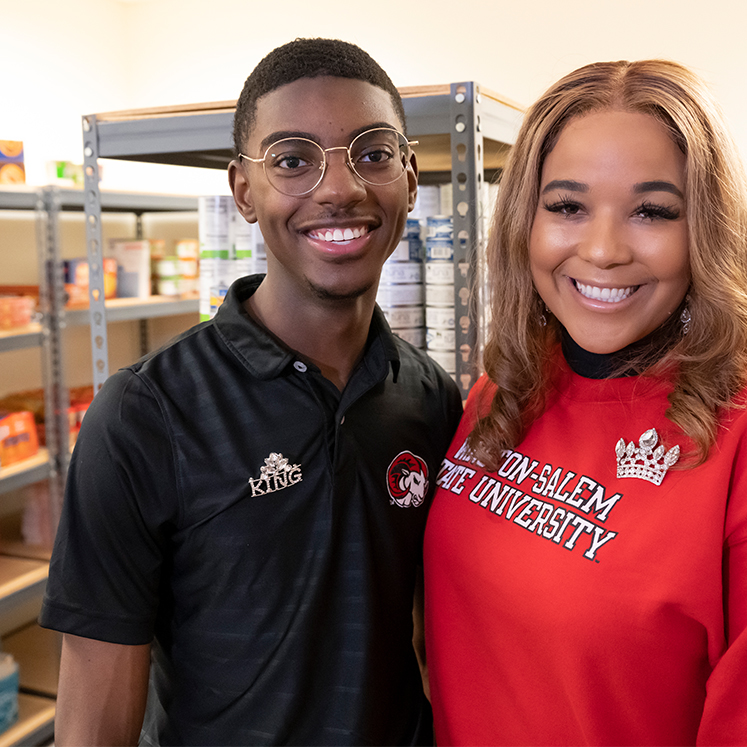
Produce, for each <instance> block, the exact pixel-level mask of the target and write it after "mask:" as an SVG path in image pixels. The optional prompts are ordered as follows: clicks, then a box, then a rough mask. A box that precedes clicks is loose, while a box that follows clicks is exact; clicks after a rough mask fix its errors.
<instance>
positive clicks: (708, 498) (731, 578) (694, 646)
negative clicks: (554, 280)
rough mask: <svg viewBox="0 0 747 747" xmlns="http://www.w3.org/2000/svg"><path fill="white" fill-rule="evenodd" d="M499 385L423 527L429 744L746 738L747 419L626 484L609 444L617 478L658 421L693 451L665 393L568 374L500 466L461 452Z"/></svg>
mask: <svg viewBox="0 0 747 747" xmlns="http://www.w3.org/2000/svg"><path fill="white" fill-rule="evenodd" d="M492 386H493V385H492V384H490V382H487V380H486V379H485V378H484V377H483V379H481V381H480V382H478V385H477V386H476V387H475V388H474V389H473V391H472V394H471V395H470V398H469V401H468V403H467V408H466V411H465V414H464V418H463V420H462V423H461V425H460V427H459V430H458V431H457V434H456V436H455V439H454V441H453V443H452V445H451V448H450V449H449V453H448V455H447V457H446V459H445V460H444V463H443V467H442V469H441V472H440V473H439V477H438V485H439V488H438V492H437V494H436V497H435V501H434V503H433V507H432V508H431V511H430V515H429V519H428V525H427V529H426V536H425V580H426V645H427V657H428V668H429V672H430V682H431V694H432V700H433V706H434V714H435V725H436V740H437V743H438V745H439V747H445V746H446V745H452V744H458V745H644V744H645V745H686V744H695V743H696V742H697V743H698V744H717V745H734V744H740V745H747V411H745V410H733V411H730V413H728V414H727V415H726V416H725V418H724V419H723V420H722V426H721V428H720V432H719V436H718V442H717V444H716V446H715V447H714V448H713V449H712V450H711V454H710V456H709V458H708V460H707V461H706V463H705V464H703V465H701V466H700V467H697V468H694V469H679V470H677V469H671V468H670V469H669V471H667V472H666V473H665V474H664V475H663V480H662V482H661V484H660V485H658V486H657V485H655V484H653V483H652V482H649V481H647V480H645V479H642V478H640V477H618V475H617V468H618V464H617V462H618V456H617V453H616V445H617V444H618V442H619V441H620V439H622V440H623V444H622V447H623V449H622V450H623V455H622V459H623V470H625V467H626V465H625V461H626V460H627V456H626V454H625V453H624V449H625V448H628V444H630V443H631V442H632V443H633V447H631V448H632V449H633V450H634V451H635V450H638V449H640V439H641V436H642V435H643V434H644V433H646V432H647V431H649V429H651V428H654V429H656V432H657V435H658V443H657V444H656V445H657V446H658V445H663V446H664V448H665V451H666V452H668V451H669V450H670V449H671V448H672V447H674V446H675V445H679V446H680V447H681V448H682V449H683V451H684V450H687V442H686V439H685V437H684V436H683V435H682V434H681V432H679V431H678V430H677V429H676V428H675V427H674V426H673V425H672V424H671V422H670V421H669V420H667V419H666V417H665V416H664V412H665V410H666V408H667V406H668V402H667V400H666V395H667V392H668V391H669V387H668V386H664V385H662V384H661V383H660V382H654V381H651V380H648V379H643V378H636V377H632V378H621V379H612V380H602V381H600V380H592V379H585V378H582V377H580V376H577V375H576V374H573V373H571V372H570V371H568V370H566V371H565V373H564V375H563V377H562V382H561V383H560V384H558V387H557V390H556V391H555V392H554V396H553V398H552V401H551V402H550V404H549V406H548V409H547V411H546V412H545V413H544V414H543V415H542V416H541V417H540V418H539V419H538V420H537V421H536V422H535V423H534V424H533V425H532V426H531V428H530V430H529V432H528V433H527V436H526V438H525V439H524V441H523V442H522V443H521V444H520V445H519V446H517V447H516V449H515V450H513V451H512V452H510V453H509V456H508V458H507V460H506V461H505V463H504V464H503V466H502V467H501V469H500V470H499V471H498V472H497V473H495V472H486V471H485V470H484V469H482V468H481V466H480V464H479V463H476V462H475V460H474V459H473V458H471V457H470V454H469V453H468V452H466V450H465V448H464V442H465V439H466V437H467V435H468V434H469V432H470V429H471V428H472V426H473V424H474V422H475V417H476V406H477V399H478V395H479V394H480V393H481V392H483V390H486V391H485V392H483V397H482V399H483V400H484V402H483V404H485V403H486V402H489V399H490V393H491V392H492V391H493V389H492ZM486 395H487V396H486ZM481 406H482V405H481ZM634 456H635V455H634ZM649 458H650V459H651V458H653V457H649ZM658 461H659V463H661V462H662V461H663V457H660V458H659V460H658ZM631 470H632V468H631ZM655 472H658V474H659V475H661V474H662V473H661V469H658V470H657V469H655Z"/></svg>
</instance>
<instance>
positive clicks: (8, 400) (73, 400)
mask: <svg viewBox="0 0 747 747" xmlns="http://www.w3.org/2000/svg"><path fill="white" fill-rule="evenodd" d="M69 400H70V405H69V407H68V410H67V416H68V426H69V431H68V439H69V441H70V446H72V445H73V444H74V443H75V440H76V438H77V437H78V431H79V430H80V424H81V423H82V422H83V416H84V415H85V414H86V410H87V409H88V405H90V404H91V401H92V400H93V387H92V386H90V385H89V386H82V387H74V388H72V389H70V392H69ZM0 411H5V412H21V411H27V412H30V413H32V414H33V417H34V422H35V423H36V432H37V435H38V440H39V443H40V444H41V445H42V446H44V445H46V442H47V439H46V428H45V421H44V414H45V410H44V390H43V389H32V390H29V391H25V392H17V393H15V394H9V395H6V396H5V397H3V398H2V399H0Z"/></svg>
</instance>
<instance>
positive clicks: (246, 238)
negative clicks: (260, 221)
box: [228, 210, 259, 279]
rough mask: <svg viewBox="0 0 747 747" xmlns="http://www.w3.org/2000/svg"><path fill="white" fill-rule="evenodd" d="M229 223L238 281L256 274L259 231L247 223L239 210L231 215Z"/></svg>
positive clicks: (252, 224) (234, 270) (234, 269)
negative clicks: (256, 235) (255, 264)
mask: <svg viewBox="0 0 747 747" xmlns="http://www.w3.org/2000/svg"><path fill="white" fill-rule="evenodd" d="M229 221H230V222H229V226H228V229H229V234H230V243H231V258H232V259H233V275H234V278H235V279H238V278H241V277H244V276H245V275H252V274H253V273H254V257H255V254H256V250H255V243H256V238H255V234H256V232H257V231H259V229H258V228H257V226H256V224H255V223H247V222H246V221H245V220H244V216H243V215H242V214H241V213H240V212H239V211H238V210H234V211H233V212H232V213H231V214H230V218H229ZM255 229H256V230H255Z"/></svg>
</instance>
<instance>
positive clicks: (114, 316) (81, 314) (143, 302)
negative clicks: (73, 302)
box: [65, 296, 200, 326]
mask: <svg viewBox="0 0 747 747" xmlns="http://www.w3.org/2000/svg"><path fill="white" fill-rule="evenodd" d="M199 306H200V301H199V299H198V298H178V299H173V298H169V297H168V296H151V297H150V298H112V299H110V300H109V301H107V302H106V321H107V322H125V321H131V320H133V319H153V318H155V317H162V316H176V315H177V314H196V313H197V312H198V311H199ZM65 320H66V321H67V323H68V325H71V326H72V325H83V324H88V323H89V322H90V316H89V311H88V309H87V308H82V309H66V310H65Z"/></svg>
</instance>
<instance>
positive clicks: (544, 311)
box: [539, 303, 550, 327]
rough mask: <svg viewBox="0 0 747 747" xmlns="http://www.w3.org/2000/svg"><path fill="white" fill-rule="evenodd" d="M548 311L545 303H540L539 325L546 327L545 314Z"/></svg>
mask: <svg viewBox="0 0 747 747" xmlns="http://www.w3.org/2000/svg"><path fill="white" fill-rule="evenodd" d="M549 313H550V309H548V308H547V304H544V303H543V304H542V311H540V318H539V322H540V326H541V327H546V326H547V315H548V314H549Z"/></svg>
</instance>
